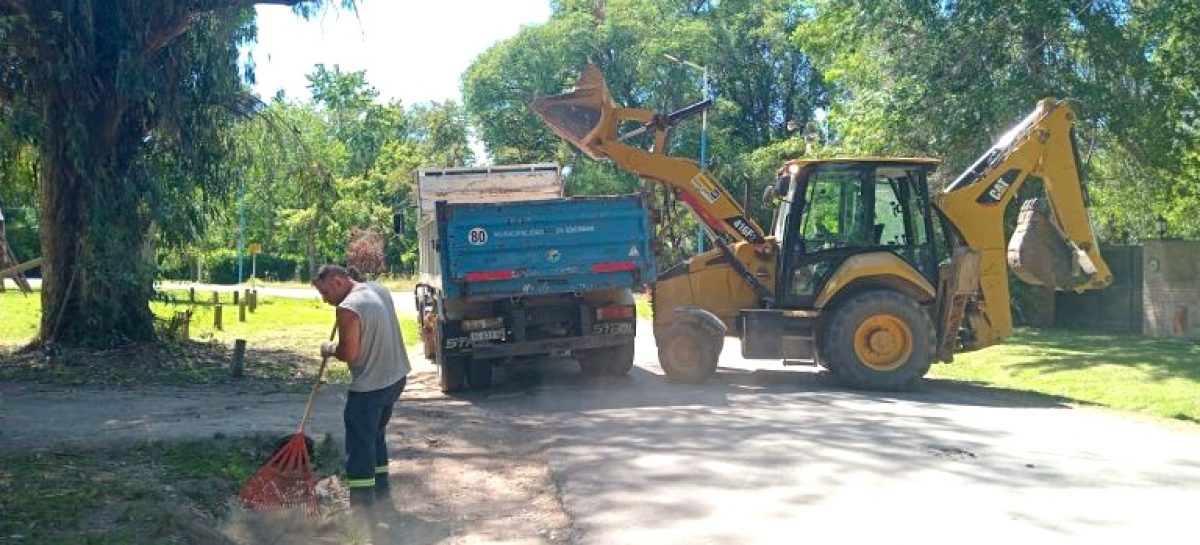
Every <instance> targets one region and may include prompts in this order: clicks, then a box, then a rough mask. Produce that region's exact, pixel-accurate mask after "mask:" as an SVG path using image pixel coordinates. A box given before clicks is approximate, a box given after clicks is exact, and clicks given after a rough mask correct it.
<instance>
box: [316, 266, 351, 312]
mask: <svg viewBox="0 0 1200 545" xmlns="http://www.w3.org/2000/svg"><path fill="white" fill-rule="evenodd" d="M357 273H358V271H356V270H354V268H353V267H351V268H346V267H341V266H338V265H321V268H319V269H317V274H314V275H313V281H312V284H313V287H315V288H317V292H319V293H320V294H321V298H322V299H324V300H325V302H326V303H329V304H331V305H334V306H337V305H339V304H341V302H342V301H343V300H344V299H346V295H348V294H349V293H350V290H352V289H354V285H355V284H356V283H357V282H356V280H357V279H358V274H357Z"/></svg>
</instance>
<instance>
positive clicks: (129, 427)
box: [0, 358, 572, 545]
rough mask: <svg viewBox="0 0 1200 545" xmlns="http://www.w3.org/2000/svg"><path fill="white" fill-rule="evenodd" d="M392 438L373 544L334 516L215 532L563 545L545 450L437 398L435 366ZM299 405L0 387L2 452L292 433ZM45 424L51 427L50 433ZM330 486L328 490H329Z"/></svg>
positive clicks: (244, 521) (566, 536)
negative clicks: (49, 418)
mask: <svg viewBox="0 0 1200 545" xmlns="http://www.w3.org/2000/svg"><path fill="white" fill-rule="evenodd" d="M414 363H415V367H416V369H415V372H414V373H413V374H412V375H410V376H409V385H408V387H407V388H406V390H405V392H404V394H403V396H402V397H401V401H400V402H399V403H398V404H397V405H396V409H395V413H394V416H393V419H392V421H391V425H390V427H389V430H388V433H389V438H388V442H389V445H390V447H391V452H392V461H391V463H390V471H391V478H392V483H393V487H392V489H393V502H394V506H395V509H394V511H391V512H386V513H384V514H383V515H382V516H381V521H382V522H383V524H380V525H375V527H374V528H372V530H371V535H370V536H369V537H367V536H363V535H348V534H347V530H346V528H347V524H346V520H347V517H348V515H347V514H346V513H344V512H340V511H341V510H340V509H339V508H338V507H337V506H335V507H334V508H333V509H332V512H333V516H332V517H331V518H329V519H327V520H326V521H325V522H324V523H318V524H315V525H314V524H311V523H305V522H303V521H301V522H299V523H298V522H296V521H294V520H288V519H287V518H286V517H284V518H280V519H276V520H271V521H267V522H264V521H263V520H262V519H260V518H258V517H256V516H253V515H249V514H245V513H238V512H237V511H234V513H233V514H232V515H231V516H230V519H229V520H228V521H226V522H225V523H224V527H222V528H219V529H218V530H219V531H220V532H221V534H223V535H224V536H225V537H226V538H228V539H230V540H231V541H232V542H235V543H246V544H249V543H279V544H283V543H347V542H349V543H371V542H373V543H376V544H383V543H405V544H446V545H450V544H455V545H458V544H462V545H467V544H482V543H499V544H513V545H516V544H558V543H569V542H571V541H572V536H571V529H570V521H569V519H568V516H567V515H566V513H565V511H564V510H563V507H562V504H561V502H560V500H559V497H558V494H557V490H556V487H555V483H554V482H553V480H552V479H551V475H550V472H549V469H548V463H547V460H546V457H545V456H544V453H543V450H544V447H543V446H542V442H541V440H540V439H539V438H538V436H537V434H536V433H535V429H534V428H533V427H532V426H531V425H529V424H527V423H523V422H522V421H521V420H520V419H519V418H513V417H505V416H500V415H495V414H489V413H485V412H484V411H481V410H479V409H476V408H475V407H473V406H472V405H471V403H469V402H468V401H464V400H459V399H452V398H447V397H445V396H443V395H442V394H441V393H440V392H439V391H438V389H437V383H436V382H437V380H436V374H434V372H433V369H432V366H431V365H429V363H428V362H426V361H424V360H423V359H420V358H417V360H416V361H414ZM344 395H345V393H344V388H338V387H329V388H326V389H324V390H323V392H322V395H321V396H320V399H319V402H318V404H317V407H316V408H315V410H314V414H315V418H314V422H313V425H312V426H311V428H310V429H311V433H312V434H313V435H321V434H324V433H330V434H334V435H335V436H336V437H337V438H338V439H339V441H340V435H341V420H340V418H341V410H340V408H341V404H342V403H343V402H344ZM304 399H305V395H304V394H292V393H288V394H283V393H271V392H257V391H254V390H253V388H249V387H237V386H206V387H203V388H163V387H159V388H150V389H138V390H136V391H135V390H126V389H101V388H72V387H61V386H47V385H35V384H30V383H4V384H0V450H7V451H10V452H11V451H29V450H35V449H49V448H62V447H86V446H89V445H97V446H103V445H106V444H116V443H121V442H128V441H131V440H133V441H136V440H172V439H196V438H205V437H212V436H214V435H226V436H228V435H236V434H238V433H252V432H263V431H267V432H269V431H272V430H274V431H283V432H288V431H290V429H291V428H294V426H295V419H296V418H297V417H298V412H299V410H300V408H302V407H303V400H304ZM47 414H53V415H56V417H55V419H54V425H53V426H49V427H48V426H45V425H44V418H45V416H46V415H47ZM336 486H337V485H336V484H335V485H334V486H333V488H336Z"/></svg>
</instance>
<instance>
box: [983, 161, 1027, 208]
mask: <svg viewBox="0 0 1200 545" xmlns="http://www.w3.org/2000/svg"><path fill="white" fill-rule="evenodd" d="M1020 175H1021V171H1020V170H1018V169H1015V168H1014V169H1012V170H1009V171H1008V172H1005V173H1004V174H1003V175H1001V176H1000V177H999V178H997V179H996V181H995V182H992V186H991V187H989V188H988V190H987V191H984V192H983V194H982V195H980V196H979V199H977V200H976V201H975V202H977V203H979V204H982V205H985V206H993V205H996V204H1000V201H1001V200H1003V199H1004V194H1005V193H1006V192H1007V191H1008V188H1009V186H1011V185H1012V184H1013V182H1015V181H1017V177H1019V176H1020Z"/></svg>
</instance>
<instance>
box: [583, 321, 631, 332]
mask: <svg viewBox="0 0 1200 545" xmlns="http://www.w3.org/2000/svg"><path fill="white" fill-rule="evenodd" d="M592 332H593V333H596V334H598V335H632V334H633V323H632V322H604V323H599V324H592Z"/></svg>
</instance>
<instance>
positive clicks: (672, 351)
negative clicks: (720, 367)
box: [655, 321, 725, 384]
mask: <svg viewBox="0 0 1200 545" xmlns="http://www.w3.org/2000/svg"><path fill="white" fill-rule="evenodd" d="M655 341H656V342H657V343H658V363H659V365H661V366H662V368H663V371H664V372H666V373H667V378H669V379H671V380H673V381H675V382H683V383H687V384H699V383H701V382H704V381H705V380H708V377H710V376H712V374H713V373H714V372H716V370H717V359H718V358H720V356H721V348H722V347H723V346H724V344H725V339H723V338H721V337H718V336H716V335H714V334H712V333H711V332H709V331H708V330H707V329H705V328H704V326H702V325H700V324H698V323H696V322H694V321H682V322H677V323H675V324H673V325H671V326H668V327H667V328H666V329H664V330H663V332H662V334H661V335H658V336H656V338H655Z"/></svg>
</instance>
